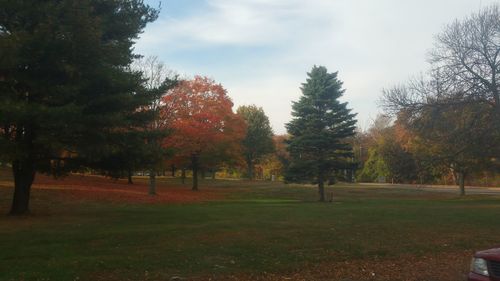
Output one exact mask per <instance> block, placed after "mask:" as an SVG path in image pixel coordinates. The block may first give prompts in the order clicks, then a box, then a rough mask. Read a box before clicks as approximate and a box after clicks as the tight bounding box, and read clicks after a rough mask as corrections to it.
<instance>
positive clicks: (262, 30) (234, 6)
mask: <svg viewBox="0 0 500 281" xmlns="http://www.w3.org/2000/svg"><path fill="white" fill-rule="evenodd" d="M481 2H482V4H483V6H484V5H487V4H488V3H493V2H495V0H482V1H481V0H421V1H401V0H379V1H373V0H309V1H304V0H274V1H273V0H207V2H206V5H205V6H206V8H204V9H203V10H201V9H200V10H196V11H193V12H192V13H189V14H188V16H186V17H182V18H176V17H175V15H168V14H167V15H166V16H164V17H162V18H161V19H160V20H159V21H158V22H156V23H154V24H153V25H152V26H151V27H150V28H148V29H147V30H146V32H145V33H144V34H143V36H142V38H141V39H140V40H139V42H138V47H137V48H138V50H139V51H140V52H141V51H142V53H146V54H156V55H159V56H160V57H161V58H162V59H163V60H164V61H165V62H166V63H167V64H169V61H170V60H172V61H176V65H175V67H177V68H179V69H177V70H178V71H180V72H182V73H192V74H202V75H208V76H211V77H213V78H214V79H215V80H216V81H218V82H221V83H222V84H223V85H224V86H225V87H226V88H227V89H228V90H229V94H230V95H231V97H232V98H233V100H234V101H235V103H236V105H241V104H256V105H258V106H262V107H263V108H264V110H265V111H266V113H267V114H268V115H269V117H270V119H271V122H272V124H273V127H274V129H275V131H276V132H278V133H283V132H284V126H283V124H284V123H285V122H287V121H289V119H290V111H291V102H292V100H297V99H298V96H299V95H300V91H299V87H300V83H302V82H303V81H305V79H306V72H307V71H308V70H310V68H311V67H312V65H314V64H320V65H325V66H326V67H328V69H329V70H330V71H337V70H339V78H340V79H341V80H343V81H344V87H345V88H346V89H347V92H346V94H345V100H347V101H349V104H350V107H351V108H353V109H354V111H356V112H359V113H360V114H359V115H358V120H360V125H361V126H366V123H367V122H368V121H367V120H370V118H374V117H375V116H376V114H377V112H378V111H379V110H378V109H377V105H376V101H377V100H378V97H379V96H380V93H381V90H382V88H387V87H391V86H392V85H393V84H396V83H399V82H403V81H405V80H406V79H407V78H408V77H410V76H411V75H413V74H415V73H418V72H421V71H425V68H426V67H427V65H426V62H425V60H426V52H427V50H428V49H430V48H431V47H432V41H433V36H434V35H435V34H436V33H438V32H439V31H440V30H442V28H443V26H444V25H445V24H447V23H450V22H451V21H453V20H454V19H455V18H462V17H464V16H467V15H468V14H470V13H471V12H473V11H475V10H477V9H478V8H479V7H480V4H481ZM233 47H235V48H245V49H246V51H245V52H246V53H243V54H241V57H236V58H235V57H231V59H225V57H224V54H221V53H220V51H218V49H219V48H220V49H227V48H233ZM253 48H265V49H266V48H267V49H269V50H270V52H269V53H265V52H263V53H262V54H260V53H258V52H257V51H256V49H253ZM186 50H189V51H191V52H193V51H195V52H196V51H197V50H199V52H200V53H202V52H205V53H203V55H204V56H216V57H217V58H219V59H220V60H222V61H223V62H222V63H217V64H211V63H210V62H209V63H204V64H197V63H196V61H188V60H189V57H187V58H184V57H183V59H185V61H179V60H177V59H176V58H177V57H178V56H182V55H183V54H184V52H185V51H186ZM193 60H194V59H193Z"/></svg>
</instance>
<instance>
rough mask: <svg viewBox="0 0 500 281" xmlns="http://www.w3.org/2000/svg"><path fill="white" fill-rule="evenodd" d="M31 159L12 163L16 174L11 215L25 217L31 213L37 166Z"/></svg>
mask: <svg viewBox="0 0 500 281" xmlns="http://www.w3.org/2000/svg"><path fill="white" fill-rule="evenodd" d="M33 162H34V161H32V160H31V159H30V158H28V159H24V160H16V161H14V162H13V163H12V172H13V174H14V197H13V200H12V207H11V209H10V214H11V215H23V214H26V213H28V212H29V201H30V191H31V185H32V184H33V181H34V180H35V165H34V163H33Z"/></svg>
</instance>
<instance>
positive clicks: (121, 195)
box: [33, 175, 225, 203]
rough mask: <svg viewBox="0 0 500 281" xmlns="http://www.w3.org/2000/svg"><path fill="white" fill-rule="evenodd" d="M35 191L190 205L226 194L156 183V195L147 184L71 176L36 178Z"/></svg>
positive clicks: (74, 197) (78, 198)
mask: <svg viewBox="0 0 500 281" xmlns="http://www.w3.org/2000/svg"><path fill="white" fill-rule="evenodd" d="M33 188H34V189H45V190H57V191H58V194H60V196H63V197H67V198H69V199H71V200H75V201H81V200H83V201H87V200H88V201H105V202H116V203H189V202H202V201H211V200H219V199H222V198H224V196H225V193H224V192H222V191H220V190H215V189H210V188H206V189H204V190H203V191H199V192H192V191H191V190H189V189H186V187H181V186H173V187H172V186H165V185H164V184H161V183H160V184H159V185H158V189H157V195H155V196H151V195H149V194H148V185H147V184H146V182H144V183H136V184H133V185H129V184H127V183H126V181H125V180H112V179H109V178H105V177H102V176H90V175H70V176H67V177H65V178H62V179H54V178H52V177H48V176H44V175H37V176H36V180H35V183H34V185H33Z"/></svg>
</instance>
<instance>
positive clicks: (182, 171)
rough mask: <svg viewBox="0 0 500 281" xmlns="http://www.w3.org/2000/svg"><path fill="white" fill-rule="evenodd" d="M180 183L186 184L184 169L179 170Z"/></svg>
mask: <svg viewBox="0 0 500 281" xmlns="http://www.w3.org/2000/svg"><path fill="white" fill-rule="evenodd" d="M181 182H182V184H185V183H186V168H184V167H183V168H182V170H181Z"/></svg>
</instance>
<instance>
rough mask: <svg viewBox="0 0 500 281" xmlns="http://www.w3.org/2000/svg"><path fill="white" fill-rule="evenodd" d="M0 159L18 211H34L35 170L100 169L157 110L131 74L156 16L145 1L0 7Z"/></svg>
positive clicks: (3, 3) (31, 2)
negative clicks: (149, 109)
mask: <svg viewBox="0 0 500 281" xmlns="http://www.w3.org/2000/svg"><path fill="white" fill-rule="evenodd" d="M0 7H2V9H0V42H1V43H0V44H1V46H0V49H1V50H2V51H1V52H0V95H1V101H2V102H1V103H0V134H1V135H2V137H1V138H0V153H1V154H0V155H1V157H2V158H5V159H4V160H7V161H9V162H10V163H11V164H12V168H13V174H14V182H15V183H14V185H15V190H14V197H13V203H12V208H11V214H23V213H26V212H27V211H28V206H29V198H30V189H31V185H32V183H33V180H34V177H35V172H37V171H39V172H47V173H57V172H58V171H59V168H65V169H70V168H76V167H78V166H81V165H85V166H94V165H98V164H99V163H100V159H102V157H105V156H106V155H109V154H110V153H113V152H114V151H115V150H116V144H117V143H118V142H119V141H120V140H122V139H123V137H122V136H123V133H124V132H128V131H129V129H130V128H138V127H139V126H140V123H142V122H143V121H144V117H145V116H146V115H148V113H146V112H141V111H140V110H138V109H140V108H143V107H144V106H146V105H147V104H149V103H150V101H149V98H148V95H147V94H146V93H145V91H143V90H142V85H141V83H142V79H141V77H140V74H139V73H137V72H133V71H131V70H130V68H129V65H130V63H131V62H132V60H133V58H134V57H135V55H134V54H133V53H132V50H133V44H134V40H136V39H137V38H138V35H139V33H140V32H141V31H142V30H143V29H144V27H145V26H146V24H147V23H148V22H151V21H153V20H155V19H156V18H157V15H158V11H157V10H155V9H152V8H150V7H149V6H147V5H145V4H144V3H143V1H142V0H120V1H102V0H78V1H77V0H58V1H54V0H52V1H50V0H44V1H40V0H24V1H9V0H0Z"/></svg>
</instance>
